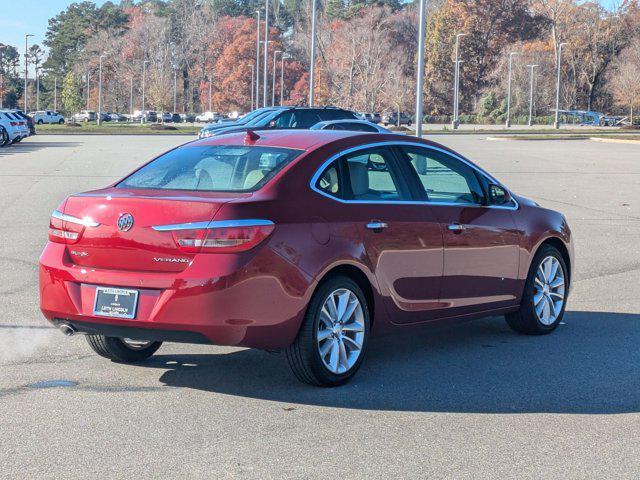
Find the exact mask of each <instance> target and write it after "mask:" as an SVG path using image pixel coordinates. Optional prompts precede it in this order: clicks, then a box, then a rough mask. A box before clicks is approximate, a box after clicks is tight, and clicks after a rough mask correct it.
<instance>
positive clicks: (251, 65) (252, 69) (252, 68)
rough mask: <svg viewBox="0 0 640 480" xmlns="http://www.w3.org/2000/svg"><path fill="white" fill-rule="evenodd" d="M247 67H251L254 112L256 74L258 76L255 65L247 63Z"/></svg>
mask: <svg viewBox="0 0 640 480" xmlns="http://www.w3.org/2000/svg"><path fill="white" fill-rule="evenodd" d="M247 66H249V67H251V110H253V102H254V100H255V87H254V83H255V78H256V77H255V74H256V66H255V65H254V64H253V63H247Z"/></svg>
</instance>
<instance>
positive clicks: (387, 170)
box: [344, 149, 410, 202]
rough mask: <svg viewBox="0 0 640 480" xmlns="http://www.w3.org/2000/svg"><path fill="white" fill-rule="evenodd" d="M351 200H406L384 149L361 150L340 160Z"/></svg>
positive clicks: (405, 189) (407, 196) (402, 184)
mask: <svg viewBox="0 0 640 480" xmlns="http://www.w3.org/2000/svg"><path fill="white" fill-rule="evenodd" d="M344 158H345V160H346V170H347V172H348V176H349V184H350V187H351V194H352V198H353V200H364V201H370V202H384V201H399V200H409V199H410V198H409V193H408V190H407V187H406V185H405V184H404V183H402V182H401V181H399V177H398V175H397V173H396V172H395V171H394V170H393V166H392V165H391V164H390V162H391V160H390V153H389V152H388V151H387V150H384V149H372V150H361V151H358V152H355V153H353V154H351V155H348V156H346V157H344Z"/></svg>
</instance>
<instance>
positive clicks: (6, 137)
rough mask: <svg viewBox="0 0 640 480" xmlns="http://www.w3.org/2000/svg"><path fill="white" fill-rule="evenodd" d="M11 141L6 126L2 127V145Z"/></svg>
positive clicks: (0, 129)
mask: <svg viewBox="0 0 640 480" xmlns="http://www.w3.org/2000/svg"><path fill="white" fill-rule="evenodd" d="M8 143H9V134H8V133H7V131H6V130H5V128H4V127H0V147H4V146H6V145H7V144H8Z"/></svg>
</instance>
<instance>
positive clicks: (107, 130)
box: [36, 122, 202, 135]
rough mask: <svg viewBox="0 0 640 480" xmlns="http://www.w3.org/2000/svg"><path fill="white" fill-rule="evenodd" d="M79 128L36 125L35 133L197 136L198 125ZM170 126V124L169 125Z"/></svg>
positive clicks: (90, 124) (82, 125)
mask: <svg viewBox="0 0 640 480" xmlns="http://www.w3.org/2000/svg"><path fill="white" fill-rule="evenodd" d="M77 125H79V126H71V125H67V124H63V125H37V126H36V131H37V132H38V133H40V134H43V135H197V133H198V131H199V130H200V128H202V127H201V126H199V125H191V124H187V125H180V124H178V125H175V128H176V130H153V129H152V128H151V124H145V125H141V124H139V123H135V124H133V123H120V122H114V123H111V122H105V123H103V124H102V125H97V124H96V123H95V122H88V123H80V124H77ZM169 125H170V124H169Z"/></svg>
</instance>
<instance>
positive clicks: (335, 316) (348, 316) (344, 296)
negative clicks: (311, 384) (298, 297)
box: [316, 288, 365, 374]
mask: <svg viewBox="0 0 640 480" xmlns="http://www.w3.org/2000/svg"><path fill="white" fill-rule="evenodd" d="M364 336H365V319H364V312H363V310H362V305H361V303H360V300H359V299H358V297H357V296H356V294H355V293H353V292H352V291H351V290H348V289H346V288H340V289H337V290H334V291H333V292H331V294H330V295H329V296H328V297H327V298H326V299H325V301H324V303H323V305H322V309H321V311H320V321H319V322H318V329H317V332H316V340H317V345H318V352H319V353H320V358H321V359H322V363H323V364H324V366H325V367H326V368H327V369H328V370H329V371H330V372H332V373H334V374H343V373H346V372H348V371H349V370H350V369H351V368H352V367H353V366H354V365H355V364H356V362H357V361H358V358H360V355H361V353H362V346H363V344H364Z"/></svg>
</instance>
